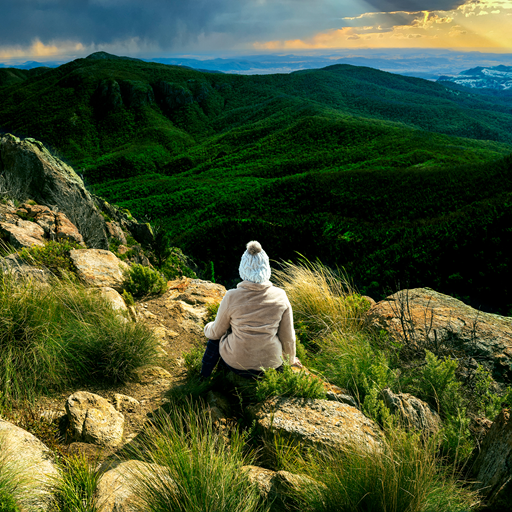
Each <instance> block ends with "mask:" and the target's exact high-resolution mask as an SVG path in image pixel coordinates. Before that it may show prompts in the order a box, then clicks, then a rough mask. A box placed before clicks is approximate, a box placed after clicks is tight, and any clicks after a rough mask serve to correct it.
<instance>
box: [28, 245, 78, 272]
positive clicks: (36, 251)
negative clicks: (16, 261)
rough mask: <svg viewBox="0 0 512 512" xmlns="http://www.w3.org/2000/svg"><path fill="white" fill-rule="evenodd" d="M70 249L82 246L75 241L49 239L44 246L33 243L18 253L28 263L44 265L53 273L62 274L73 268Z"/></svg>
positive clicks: (71, 270)
mask: <svg viewBox="0 0 512 512" xmlns="http://www.w3.org/2000/svg"><path fill="white" fill-rule="evenodd" d="M72 249H83V247H82V246H81V245H79V244H77V243H75V242H68V241H61V242H55V241H52V240H50V241H48V242H46V244H45V245H44V247H38V246H36V245H34V246H32V247H30V248H23V249H21V250H20V251H19V255H20V257H21V258H23V259H24V260H25V261H26V262H27V263H28V264H30V265H34V266H42V267H46V268H47V269H49V270H51V271H52V272H53V273H54V274H55V275H57V276H62V275H64V274H65V273H66V272H74V270H75V267H74V266H73V263H72V262H71V259H70V257H69V251H71V250H72Z"/></svg>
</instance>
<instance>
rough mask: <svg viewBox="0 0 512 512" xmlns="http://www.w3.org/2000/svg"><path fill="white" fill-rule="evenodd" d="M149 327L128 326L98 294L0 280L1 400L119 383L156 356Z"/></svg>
mask: <svg viewBox="0 0 512 512" xmlns="http://www.w3.org/2000/svg"><path fill="white" fill-rule="evenodd" d="M156 346H157V341H156V339H155V337H154V335H153V333H152V332H151V331H150V330H149V329H148V328H147V327H145V326H144V325H143V324H135V323H132V322H127V321H126V319H125V318H123V317H121V316H120V314H119V313H118V312H115V311H114V310H113V309H112V307H111V304H110V302H109V301H108V300H107V299H104V298H103V297H102V296H101V295H99V294H98V293H97V291H95V290H92V289H88V288H85V287H84V286H83V285H81V284H79V283H76V282H72V281H69V280H61V281H59V280H55V281H54V282H53V283H52V286H47V285H43V284H40V283H37V282H29V281H17V280H15V279H14V278H12V277H11V276H10V275H6V274H4V275H3V276H1V277H0V356H1V357H0V397H1V398H2V400H3V401H6V400H10V399H22V398H28V397H31V396H34V395H36V394H39V393H41V392H43V391H47V390H50V389H59V388H62V387H64V386H72V385H76V384H78V383H83V382H88V383H89V382H91V381H98V382H118V381H122V380H125V379H126V378H127V377H128V375H129V374H130V372H131V371H132V370H133V369H135V368H136V367H138V366H140V365H144V364H149V363H151V362H152V361H153V360H154V357H155V356H156Z"/></svg>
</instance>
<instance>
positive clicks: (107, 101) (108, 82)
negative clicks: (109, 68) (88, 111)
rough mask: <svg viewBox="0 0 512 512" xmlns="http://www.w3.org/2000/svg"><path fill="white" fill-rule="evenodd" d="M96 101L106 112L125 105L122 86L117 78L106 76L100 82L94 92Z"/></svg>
mask: <svg viewBox="0 0 512 512" xmlns="http://www.w3.org/2000/svg"><path fill="white" fill-rule="evenodd" d="M94 101H95V104H96V105H97V107H98V108H99V109H100V110H101V111H103V112H105V113H106V112H109V111H111V110H117V109H119V108H121V107H122V106H123V97H122V96H121V87H120V86H119V84H118V83H117V82H116V81H115V80H112V79H108V78H105V79H104V80H102V81H101V82H100V83H99V84H98V88H97V89H96V91H95V93H94Z"/></svg>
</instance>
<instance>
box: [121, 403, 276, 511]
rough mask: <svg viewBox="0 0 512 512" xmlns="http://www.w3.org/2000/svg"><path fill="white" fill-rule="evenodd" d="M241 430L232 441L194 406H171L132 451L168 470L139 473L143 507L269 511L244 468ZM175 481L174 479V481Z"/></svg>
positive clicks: (245, 458) (135, 481)
mask: <svg viewBox="0 0 512 512" xmlns="http://www.w3.org/2000/svg"><path fill="white" fill-rule="evenodd" d="M244 448H245V440H244V438H243V437H241V436H240V435H239V434H238V433H237V432H236V431H234V432H233V433H232V434H231V438H230V441H229V443H227V442H226V440H225V439H224V438H223V437H222V435H221V434H219V433H218V432H216V431H215V430H214V428H213V425H212V421H211V418H210V417H209V416H208V415H205V414H204V412H203V411H201V410H200V409H198V408H196V407H195V406H193V405H191V404H190V403H189V404H188V405H187V406H183V405H181V404H180V405H179V406H172V405H171V407H170V408H169V410H168V414H167V415H161V416H159V417H157V418H156V419H155V420H154V426H153V427H151V428H149V429H148V430H146V431H145V432H144V434H143V435H142V436H139V441H138V442H137V443H136V444H135V445H134V447H132V448H130V450H129V452H130V455H132V456H135V457H136V458H139V459H142V460H143V461H146V462H149V463H153V464H158V465H159V466H160V468H163V469H159V470H156V469H151V467H148V471H147V472H146V473H142V474H140V473H137V474H133V475H131V476H132V477H133V485H134V489H135V491H136V493H137V494H138V495H139V496H140V498H141V500H142V502H143V505H144V510H151V511H155V512H156V511H164V510H165V511H166V512H175V511H176V512H178V511H179V512H204V511H209V512H224V511H228V510H229V511H230V512H256V511H262V512H263V511H266V510H268V507H267V506H265V505H264V504H263V502H262V500H261V498H260V496H259V493H258V490H257V487H256V486H255V485H254V484H252V483H251V482H250V481H249V479H248V477H247V475H246V473H245V472H244V471H242V467H243V466H245V465H247V464H251V462H252V457H251V456H250V455H245V454H244ZM170 482H173V483H174V484H170Z"/></svg>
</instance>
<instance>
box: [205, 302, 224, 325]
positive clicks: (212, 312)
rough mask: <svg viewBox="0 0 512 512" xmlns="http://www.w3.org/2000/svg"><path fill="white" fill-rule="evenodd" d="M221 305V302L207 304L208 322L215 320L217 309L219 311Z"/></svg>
mask: <svg viewBox="0 0 512 512" xmlns="http://www.w3.org/2000/svg"><path fill="white" fill-rule="evenodd" d="M219 306H220V302H218V303H213V304H207V305H206V311H207V312H208V313H207V315H206V320H205V322H206V323H208V322H214V321H215V318H216V317H217V311H219Z"/></svg>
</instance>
